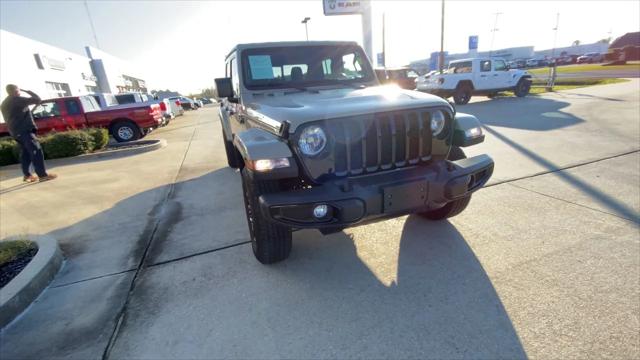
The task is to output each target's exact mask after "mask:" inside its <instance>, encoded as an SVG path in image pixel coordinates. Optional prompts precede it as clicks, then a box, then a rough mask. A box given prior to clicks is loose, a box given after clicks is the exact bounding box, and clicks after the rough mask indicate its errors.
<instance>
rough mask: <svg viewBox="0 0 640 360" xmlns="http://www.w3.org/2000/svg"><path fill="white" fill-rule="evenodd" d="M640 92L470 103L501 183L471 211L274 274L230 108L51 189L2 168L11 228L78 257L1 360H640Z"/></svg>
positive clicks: (300, 258) (371, 229) (303, 234)
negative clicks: (247, 192)
mask: <svg viewBox="0 0 640 360" xmlns="http://www.w3.org/2000/svg"><path fill="white" fill-rule="evenodd" d="M639 84H640V82H638V80H633V81H632V82H630V83H622V84H613V85H607V86H601V87H591V88H584V89H577V90H572V91H570V92H561V93H556V94H546V95H544V96H539V97H533V96H532V97H527V98H524V99H517V98H498V99H495V100H484V99H482V98H474V101H473V102H472V103H471V104H469V105H466V106H461V107H459V109H458V110H459V111H461V112H469V113H472V114H475V115H476V116H478V117H479V119H480V120H481V121H482V122H483V124H484V125H485V132H486V135H487V140H486V142H485V143H483V144H481V145H479V146H476V147H474V148H469V149H468V150H467V152H468V153H469V154H470V155H473V154H476V153H488V154H490V155H491V156H492V157H494V159H495V160H496V171H495V174H494V179H493V180H492V182H491V184H490V186H488V187H487V188H485V189H483V190H481V191H480V192H478V193H477V194H476V195H474V198H473V200H472V202H471V205H470V206H469V208H468V209H467V210H466V211H465V212H464V213H463V214H461V215H460V216H458V217H455V218H453V219H451V220H450V221H443V222H430V221H427V220H424V219H422V218H420V217H417V216H406V217H401V218H398V219H393V220H389V221H384V222H379V223H376V224H372V225H366V226H360V227H356V228H352V229H348V230H345V231H344V232H340V233H337V234H333V235H330V236H322V235H321V234H320V233H319V232H317V231H298V232H296V233H294V248H293V252H292V254H291V257H290V259H288V260H287V261H285V262H283V263H280V264H276V265H273V266H264V265H261V264H259V263H257V262H256V261H255V260H254V258H253V255H252V254H251V248H250V245H249V244H248V243H247V242H248V234H247V229H246V220H245V215H244V209H243V207H242V197H241V196H242V195H241V185H240V177H239V174H238V173H237V172H235V171H233V170H231V169H229V168H227V167H225V158H224V150H223V148H222V144H221V141H220V127H219V123H218V119H217V115H216V109H215V108H206V109H203V110H199V111H197V112H189V113H188V114H187V115H186V116H184V117H182V118H178V119H177V120H175V121H174V122H173V123H172V124H171V125H170V126H168V127H166V128H163V129H161V130H159V131H157V132H156V133H154V134H153V135H152V137H158V138H165V139H167V141H168V142H169V146H168V147H167V148H165V149H162V150H159V151H156V152H152V153H147V154H142V155H139V156H135V157H130V158H120V159H113V160H106V161H98V162H91V163H82V164H77V163H74V162H72V161H58V162H53V163H52V164H51V165H53V166H55V167H56V171H57V172H58V173H59V174H60V175H61V178H60V179H59V180H56V181H55V182H50V183H44V184H38V185H37V186H29V187H25V188H19V179H18V176H19V173H18V172H17V169H15V168H8V169H7V168H5V169H3V170H2V173H1V180H2V182H1V183H0V185H1V189H0V192H1V195H0V196H1V197H2V201H0V210H1V211H2V217H0V225H2V226H1V230H0V234H2V235H3V236H4V235H7V234H15V233H19V232H23V233H24V232H41V233H49V234H52V235H54V236H56V237H57V238H59V239H61V241H62V245H63V249H64V251H65V255H66V256H67V259H68V260H67V263H66V264H65V267H64V268H63V270H62V271H61V273H60V274H59V275H58V277H57V278H56V280H55V282H54V284H53V286H52V287H51V288H49V289H48V290H47V291H46V292H45V293H44V294H43V295H42V296H41V297H40V298H39V300H38V302H37V303H35V304H34V305H33V306H32V307H31V308H30V309H29V310H28V311H27V312H26V313H25V314H23V315H22V317H21V318H20V319H18V320H17V321H15V322H14V323H13V324H11V325H10V326H8V327H7V328H6V329H4V330H3V331H2V336H1V337H0V341H1V344H0V345H2V346H1V347H0V355H2V358H13V357H70V358H89V357H91V358H96V357H103V356H104V357H106V358H114V359H116V358H276V357H278V358H282V357H285V358H417V357H420V358H462V357H465V358H524V357H534V358H585V357H598V358H599V357H614V358H638V357H640V335H639V334H640V283H639V281H638V279H640V233H639V229H640V225H639V224H640V218H639V214H640V187H639V185H640V154H639V150H640V115H639V110H640V91H639V90H638V89H639V87H638V86H639ZM43 202H44V203H45V204H48V205H49V206H44V207H43V206H42V203H43ZM52 208H55V209H57V210H56V211H51V209H52ZM33 339H38V341H33Z"/></svg>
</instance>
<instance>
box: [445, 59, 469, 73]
mask: <svg viewBox="0 0 640 360" xmlns="http://www.w3.org/2000/svg"><path fill="white" fill-rule="evenodd" d="M471 70H472V68H471V61H463V62H456V63H453V64H449V70H448V71H447V72H448V73H450V74H464V73H470V72H471Z"/></svg>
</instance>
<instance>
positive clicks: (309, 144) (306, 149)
mask: <svg viewBox="0 0 640 360" xmlns="http://www.w3.org/2000/svg"><path fill="white" fill-rule="evenodd" d="M326 145H327V136H326V135H325V134H324V131H323V130H322V128H321V127H319V126H315V125H312V126H309V127H307V128H306V129H304V130H303V131H302V134H300V139H299V140H298V147H299V148H300V151H301V152H302V153H303V154H305V155H307V156H315V155H318V154H319V153H320V152H321V151H322V150H323V149H324V147H325V146H326Z"/></svg>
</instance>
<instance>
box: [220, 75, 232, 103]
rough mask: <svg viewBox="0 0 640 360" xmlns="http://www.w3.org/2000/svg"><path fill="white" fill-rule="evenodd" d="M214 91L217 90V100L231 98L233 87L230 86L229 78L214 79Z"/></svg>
mask: <svg viewBox="0 0 640 360" xmlns="http://www.w3.org/2000/svg"><path fill="white" fill-rule="evenodd" d="M216 90H218V97H219V98H221V99H222V98H228V99H232V98H233V85H232V84H231V78H218V79H216Z"/></svg>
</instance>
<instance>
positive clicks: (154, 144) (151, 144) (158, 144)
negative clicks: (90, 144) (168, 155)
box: [68, 139, 167, 160]
mask: <svg viewBox="0 0 640 360" xmlns="http://www.w3.org/2000/svg"><path fill="white" fill-rule="evenodd" d="M143 143H148V144H145V145H142V146H138V147H135V148H130V149H118V147H119V146H121V147H125V146H131V145H135V144H143ZM165 146H167V140H165V139H158V140H139V141H131V142H126V143H120V144H117V145H116V146H115V149H114V150H107V151H103V152H98V153H93V154H84V155H80V156H76V157H75V159H78V160H90V159H93V158H97V159H99V158H103V157H111V156H114V157H115V156H121V155H127V156H128V155H136V154H142V153H146V152H149V151H153V150H158V149H162V148H163V147H165ZM68 159H74V157H70V158H68Z"/></svg>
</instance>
